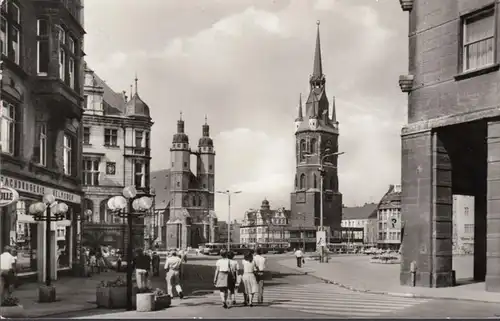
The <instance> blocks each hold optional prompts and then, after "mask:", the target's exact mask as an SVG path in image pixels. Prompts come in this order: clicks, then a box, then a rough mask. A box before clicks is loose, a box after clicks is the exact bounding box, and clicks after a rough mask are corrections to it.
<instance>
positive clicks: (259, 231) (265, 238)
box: [240, 200, 290, 244]
mask: <svg viewBox="0 0 500 321" xmlns="http://www.w3.org/2000/svg"><path fill="white" fill-rule="evenodd" d="M289 221H290V211H289V210H285V208H283V207H280V208H278V209H276V210H272V209H271V207H270V205H269V201H268V200H263V201H262V205H261V206H260V209H250V210H248V211H246V212H245V217H244V219H243V222H242V224H241V226H240V243H243V244H255V243H266V242H288V241H289V238H290V233H289V231H288V226H289V225H288V224H289Z"/></svg>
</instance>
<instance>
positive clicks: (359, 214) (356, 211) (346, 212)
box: [342, 203, 378, 220]
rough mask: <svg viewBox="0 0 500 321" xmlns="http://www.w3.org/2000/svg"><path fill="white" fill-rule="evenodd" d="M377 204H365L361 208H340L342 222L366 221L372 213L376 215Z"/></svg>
mask: <svg viewBox="0 0 500 321" xmlns="http://www.w3.org/2000/svg"><path fill="white" fill-rule="evenodd" d="M377 208H378V204H377V203H367V204H365V205H363V206H353V207H344V208H342V219H343V220H366V219H368V218H369V217H370V216H372V214H373V213H375V215H376V214H377Z"/></svg>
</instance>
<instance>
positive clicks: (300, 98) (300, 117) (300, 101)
mask: <svg viewBox="0 0 500 321" xmlns="http://www.w3.org/2000/svg"><path fill="white" fill-rule="evenodd" d="M303 120H304V117H303V116H302V94H300V95H299V109H298V114H297V119H295V121H303Z"/></svg>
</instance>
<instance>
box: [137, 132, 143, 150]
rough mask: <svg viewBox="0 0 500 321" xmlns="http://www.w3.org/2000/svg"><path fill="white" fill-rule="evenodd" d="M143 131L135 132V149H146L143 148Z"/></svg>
mask: <svg viewBox="0 0 500 321" xmlns="http://www.w3.org/2000/svg"><path fill="white" fill-rule="evenodd" d="M143 133H144V132H143V131H142V130H136V131H135V147H144V146H143V138H144V135H143Z"/></svg>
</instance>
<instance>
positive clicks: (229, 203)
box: [217, 190, 241, 251]
mask: <svg viewBox="0 0 500 321" xmlns="http://www.w3.org/2000/svg"><path fill="white" fill-rule="evenodd" d="M217 193H219V194H225V195H227V206H228V212H227V250H228V251H229V250H230V249H231V195H232V194H239V193H241V191H236V192H232V191H230V190H226V191H217Z"/></svg>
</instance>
